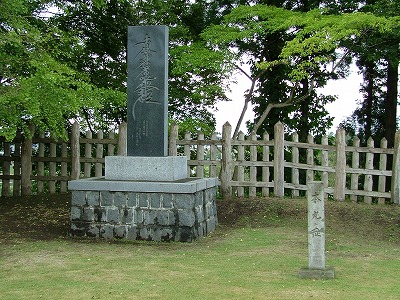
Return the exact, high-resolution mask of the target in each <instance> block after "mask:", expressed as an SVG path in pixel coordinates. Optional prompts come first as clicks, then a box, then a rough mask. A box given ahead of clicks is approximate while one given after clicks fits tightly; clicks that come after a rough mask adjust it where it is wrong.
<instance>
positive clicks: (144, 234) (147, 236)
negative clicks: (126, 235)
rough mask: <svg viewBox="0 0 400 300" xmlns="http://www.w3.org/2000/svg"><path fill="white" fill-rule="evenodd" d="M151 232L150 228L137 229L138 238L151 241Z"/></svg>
mask: <svg viewBox="0 0 400 300" xmlns="http://www.w3.org/2000/svg"><path fill="white" fill-rule="evenodd" d="M152 236H153V232H152V229H151V228H148V227H142V228H140V229H139V235H138V239H140V240H146V241H152V240H153V237H152Z"/></svg>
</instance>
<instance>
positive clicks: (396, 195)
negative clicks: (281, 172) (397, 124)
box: [391, 131, 400, 204]
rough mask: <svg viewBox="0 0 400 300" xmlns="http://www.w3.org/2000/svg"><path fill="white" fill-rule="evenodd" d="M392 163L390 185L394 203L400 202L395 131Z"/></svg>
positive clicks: (399, 142)
mask: <svg viewBox="0 0 400 300" xmlns="http://www.w3.org/2000/svg"><path fill="white" fill-rule="evenodd" d="M393 150H394V151H393V164H392V169H393V170H392V186H391V201H392V202H393V203H395V204H400V183H399V182H400V132H399V131H398V132H396V134H395V137H394V149H393Z"/></svg>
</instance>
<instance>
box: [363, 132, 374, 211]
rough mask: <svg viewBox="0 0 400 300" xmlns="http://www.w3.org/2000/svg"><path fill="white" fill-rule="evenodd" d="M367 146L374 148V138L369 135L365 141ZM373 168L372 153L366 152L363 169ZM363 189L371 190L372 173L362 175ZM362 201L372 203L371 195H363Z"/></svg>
mask: <svg viewBox="0 0 400 300" xmlns="http://www.w3.org/2000/svg"><path fill="white" fill-rule="evenodd" d="M367 147H368V148H374V140H373V139H372V138H371V137H370V138H369V139H368V141H367ZM373 168H374V154H373V153H372V152H367V154H366V158H365V169H366V170H372V169H373ZM364 191H367V192H371V191H372V175H370V174H366V175H365V177H364ZM364 202H365V203H367V204H371V203H372V197H371V196H364Z"/></svg>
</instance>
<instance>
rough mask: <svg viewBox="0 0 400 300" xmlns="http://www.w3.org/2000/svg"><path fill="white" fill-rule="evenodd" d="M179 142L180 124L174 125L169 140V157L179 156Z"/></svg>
mask: <svg viewBox="0 0 400 300" xmlns="http://www.w3.org/2000/svg"><path fill="white" fill-rule="evenodd" d="M177 140H178V124H176V123H172V125H171V131H170V135H169V140H168V152H169V156H177V155H178V148H177V147H176V141H177Z"/></svg>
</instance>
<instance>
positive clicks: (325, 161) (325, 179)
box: [321, 135, 329, 199]
mask: <svg viewBox="0 0 400 300" xmlns="http://www.w3.org/2000/svg"><path fill="white" fill-rule="evenodd" d="M321 144H322V145H324V146H327V145H328V137H327V136H326V135H324V136H323V137H322V138H321ZM321 165H322V166H323V167H328V166H329V152H328V151H326V150H322V151H321ZM322 183H323V184H324V188H327V187H328V186H329V176H328V172H326V171H322ZM326 198H327V193H324V199H326Z"/></svg>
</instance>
